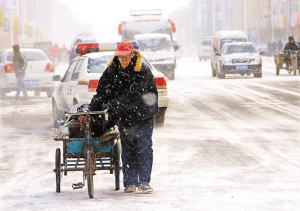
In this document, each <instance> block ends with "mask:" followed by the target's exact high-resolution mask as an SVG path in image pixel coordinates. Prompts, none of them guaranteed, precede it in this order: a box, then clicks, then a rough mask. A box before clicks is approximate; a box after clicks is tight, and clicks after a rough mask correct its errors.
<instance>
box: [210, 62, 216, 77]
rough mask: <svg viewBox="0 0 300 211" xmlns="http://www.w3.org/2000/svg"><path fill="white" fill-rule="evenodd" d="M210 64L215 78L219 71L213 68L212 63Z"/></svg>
mask: <svg viewBox="0 0 300 211" xmlns="http://www.w3.org/2000/svg"><path fill="white" fill-rule="evenodd" d="M210 64H211V72H212V76H213V77H216V75H217V71H216V70H215V69H214V68H213V65H212V63H210Z"/></svg>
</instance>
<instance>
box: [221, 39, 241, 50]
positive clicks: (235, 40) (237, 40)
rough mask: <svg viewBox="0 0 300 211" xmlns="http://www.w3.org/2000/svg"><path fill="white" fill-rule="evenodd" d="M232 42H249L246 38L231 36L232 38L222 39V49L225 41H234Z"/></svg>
mask: <svg viewBox="0 0 300 211" xmlns="http://www.w3.org/2000/svg"><path fill="white" fill-rule="evenodd" d="M232 42H247V39H246V38H230V39H222V40H221V46H220V49H222V48H223V45H224V44H225V43H232Z"/></svg>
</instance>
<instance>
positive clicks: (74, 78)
mask: <svg viewBox="0 0 300 211" xmlns="http://www.w3.org/2000/svg"><path fill="white" fill-rule="evenodd" d="M83 61H84V59H78V62H77V64H76V67H75V69H74V71H73V74H72V77H71V81H70V82H68V85H69V88H68V89H69V93H68V95H66V96H67V102H68V105H70V106H71V107H73V105H74V104H77V103H78V102H74V95H75V93H76V91H77V85H78V76H79V73H80V70H81V66H82V63H83Z"/></svg>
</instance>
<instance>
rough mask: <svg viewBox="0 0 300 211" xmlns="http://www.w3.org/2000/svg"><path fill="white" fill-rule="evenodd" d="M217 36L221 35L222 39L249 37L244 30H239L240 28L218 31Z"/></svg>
mask: <svg viewBox="0 0 300 211" xmlns="http://www.w3.org/2000/svg"><path fill="white" fill-rule="evenodd" d="M215 37H220V38H221V39H226V38H247V37H246V35H245V33H244V32H243V31H239V30H229V31H217V32H216V35H215Z"/></svg>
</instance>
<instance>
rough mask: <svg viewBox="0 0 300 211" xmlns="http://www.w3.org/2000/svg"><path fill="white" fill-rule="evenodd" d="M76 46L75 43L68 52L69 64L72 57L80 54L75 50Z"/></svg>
mask: <svg viewBox="0 0 300 211" xmlns="http://www.w3.org/2000/svg"><path fill="white" fill-rule="evenodd" d="M76 46H77V45H75V46H74V47H73V48H72V50H71V52H70V58H69V64H71V62H72V61H73V59H74V58H75V57H77V56H80V55H81V54H79V53H76V52H75V50H76Z"/></svg>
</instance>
